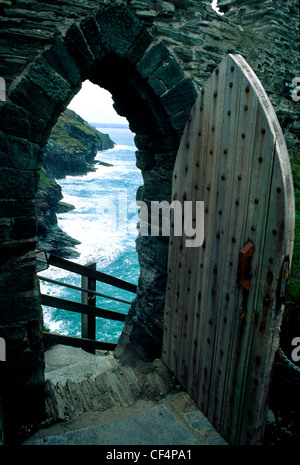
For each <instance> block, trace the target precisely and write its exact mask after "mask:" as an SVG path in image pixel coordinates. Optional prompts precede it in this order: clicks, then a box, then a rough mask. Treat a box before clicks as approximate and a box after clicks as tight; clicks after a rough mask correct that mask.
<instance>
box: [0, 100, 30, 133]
mask: <svg viewBox="0 0 300 465" xmlns="http://www.w3.org/2000/svg"><path fill="white" fill-rule="evenodd" d="M0 128H1V130H2V131H4V132H8V133H9V134H13V135H17V136H18V137H23V138H25V139H27V138H28V137H29V135H30V122H29V116H28V112H27V111H26V110H25V109H24V108H22V107H19V106H17V105H14V104H13V103H10V102H6V104H5V105H3V106H1V107H0Z"/></svg>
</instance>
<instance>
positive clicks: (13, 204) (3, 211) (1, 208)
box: [0, 199, 35, 218]
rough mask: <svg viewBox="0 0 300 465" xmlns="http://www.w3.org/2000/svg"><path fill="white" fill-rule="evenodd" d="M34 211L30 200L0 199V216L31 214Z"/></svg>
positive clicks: (11, 216) (9, 216) (14, 216)
mask: <svg viewBox="0 0 300 465" xmlns="http://www.w3.org/2000/svg"><path fill="white" fill-rule="evenodd" d="M34 211H35V207H34V202H33V201H31V200H11V199H9V200H5V199H1V200H0V217H1V218H16V217H23V216H33V215H34Z"/></svg>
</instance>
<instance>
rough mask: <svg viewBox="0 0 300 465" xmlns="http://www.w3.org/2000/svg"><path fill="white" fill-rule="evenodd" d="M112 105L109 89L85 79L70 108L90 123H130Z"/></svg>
mask: <svg viewBox="0 0 300 465" xmlns="http://www.w3.org/2000/svg"><path fill="white" fill-rule="evenodd" d="M212 7H213V8H214V9H216V8H217V0H213V2H212ZM216 11H217V10H216ZM112 105H113V100H112V97H111V94H110V93H109V92H108V91H107V90H105V89H103V88H101V87H99V86H97V85H95V84H92V83H91V82H90V81H84V82H83V84H82V88H81V90H80V91H79V92H78V94H77V95H75V97H74V98H73V100H72V101H71V103H70V104H69V106H68V108H70V109H71V110H73V111H75V112H76V113H77V114H78V115H80V116H81V118H83V119H84V120H85V121H87V122H88V123H106V124H108V123H114V124H117V123H118V124H128V121H127V119H126V118H124V117H122V116H119V115H118V113H117V112H116V111H115V109H114V108H113V106H112Z"/></svg>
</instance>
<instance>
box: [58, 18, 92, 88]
mask: <svg viewBox="0 0 300 465" xmlns="http://www.w3.org/2000/svg"><path fill="white" fill-rule="evenodd" d="M64 41H65V44H66V47H67V49H68V51H69V53H70V55H71V56H72V58H73V59H74V60H75V62H76V63H77V66H78V68H79V71H80V75H81V78H82V80H84V79H86V78H87V77H88V74H89V71H90V69H91V67H92V66H93V64H94V61H95V59H94V57H93V55H92V53H91V51H90V49H89V46H88V44H87V42H86V40H85V37H84V35H83V33H82V32H81V30H80V29H79V28H78V26H76V24H72V26H71V27H70V28H69V29H68V31H67V33H66V36H65V38H64Z"/></svg>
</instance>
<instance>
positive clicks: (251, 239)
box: [162, 55, 295, 444]
mask: <svg viewBox="0 0 300 465" xmlns="http://www.w3.org/2000/svg"><path fill="white" fill-rule="evenodd" d="M172 197H173V200H179V201H181V202H182V204H183V202H184V201H185V200H190V201H192V202H193V204H194V203H195V202H196V201H204V209H205V214H204V243H203V245H202V246H201V247H186V246H185V240H186V237H185V236H184V233H183V235H182V237H180V236H176V235H174V231H173V230H172V232H171V237H170V245H169V262H168V281H167V294H166V303H165V315H164V336H163V351H162V359H163V361H164V362H165V364H166V365H167V366H168V367H169V368H170V369H171V370H173V371H174V374H175V376H176V377H177V379H178V380H179V382H180V383H181V384H182V385H183V387H184V388H185V389H186V390H187V392H188V393H189V394H190V395H191V397H192V398H193V399H194V400H195V402H196V403H197V405H198V406H199V407H200V409H201V410H202V411H203V413H204V414H205V415H206V416H207V418H208V419H209V420H210V421H211V422H212V424H213V425H214V426H215V428H216V429H217V430H218V431H219V432H220V434H221V435H222V436H223V437H224V438H225V439H226V440H227V441H228V442H229V443H231V444H257V443H260V442H261V441H262V438H263V432H264V425H265V413H266V405H267V394H268V386H269V380H270V373H271V369H272V363H273V360H274V355H275V352H276V350H277V348H278V343H279V331H280V325H281V318H282V310H283V303H284V296H285V286H286V279H287V276H288V272H289V270H290V265H291V258H292V250H293V241H294V215H295V212H294V209H295V206H294V192H293V184H292V174H291V168H290V163H289V157H288V153H287V150H286V145H285V142H284V139H283V135H282V132H281V128H280V126H279V123H278V120H277V118H276V115H275V112H274V109H273V107H272V105H271V103H270V100H269V99H268V97H267V95H266V93H265V91H264V89H263V87H262V85H261V83H260V81H259V80H258V78H257V77H256V75H255V74H254V72H253V70H252V69H251V68H250V66H249V65H248V64H247V63H246V61H245V60H244V59H243V58H242V57H241V56H240V55H228V56H227V57H226V58H224V60H223V61H222V62H221V64H220V65H219V66H218V68H217V69H216V70H215V71H214V72H213V74H212V75H211V76H210V78H209V79H208V81H207V82H206V84H205V85H204V87H203V88H202V90H201V92H200V94H199V96H198V99H197V101H196V102H195V105H194V107H193V109H192V111H191V114H190V117H189V119H188V122H187V124H186V128H185V131H184V134H183V137H182V140H181V144H180V148H179V151H178V154H177V159H176V164H175V168H174V173H173V185H172ZM195 226H196V225H195V224H194V227H195Z"/></svg>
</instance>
